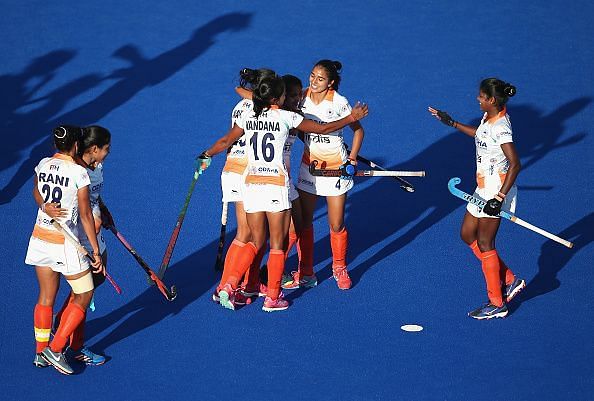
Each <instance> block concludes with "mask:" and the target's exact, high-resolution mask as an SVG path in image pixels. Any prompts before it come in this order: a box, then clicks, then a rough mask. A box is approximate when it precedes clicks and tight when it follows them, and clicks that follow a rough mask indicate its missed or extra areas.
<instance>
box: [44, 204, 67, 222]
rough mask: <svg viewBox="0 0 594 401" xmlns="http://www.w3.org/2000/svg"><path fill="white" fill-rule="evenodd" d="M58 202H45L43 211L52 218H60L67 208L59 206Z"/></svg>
mask: <svg viewBox="0 0 594 401" xmlns="http://www.w3.org/2000/svg"><path fill="white" fill-rule="evenodd" d="M60 206H61V205H60V203H45V204H44V206H43V211H44V213H45V214H47V215H48V216H49V217H51V218H52V219H54V220H60V218H61V217H64V216H66V213H67V212H68V210H67V209H62V208H60Z"/></svg>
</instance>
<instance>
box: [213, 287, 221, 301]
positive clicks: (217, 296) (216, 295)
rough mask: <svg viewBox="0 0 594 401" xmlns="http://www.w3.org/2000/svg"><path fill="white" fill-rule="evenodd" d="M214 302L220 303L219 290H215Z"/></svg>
mask: <svg viewBox="0 0 594 401" xmlns="http://www.w3.org/2000/svg"><path fill="white" fill-rule="evenodd" d="M212 300H213V302H216V303H219V302H220V299H219V290H217V289H216V288H215V290H214V292H213V293H212Z"/></svg>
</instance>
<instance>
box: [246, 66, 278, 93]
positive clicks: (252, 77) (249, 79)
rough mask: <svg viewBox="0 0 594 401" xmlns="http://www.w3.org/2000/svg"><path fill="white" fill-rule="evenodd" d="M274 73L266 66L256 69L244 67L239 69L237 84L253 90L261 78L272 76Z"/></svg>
mask: <svg viewBox="0 0 594 401" xmlns="http://www.w3.org/2000/svg"><path fill="white" fill-rule="evenodd" d="M275 75H276V73H275V72H274V71H272V70H269V69H268V68H259V69H257V70H253V69H251V68H244V69H242V70H241V71H239V86H241V87H242V88H244V89H248V90H250V91H253V90H254V88H255V87H256V86H258V83H259V82H260V81H261V80H262V79H264V78H266V77H273V76H275Z"/></svg>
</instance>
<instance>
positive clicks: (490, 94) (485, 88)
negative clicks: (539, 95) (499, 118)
mask: <svg viewBox="0 0 594 401" xmlns="http://www.w3.org/2000/svg"><path fill="white" fill-rule="evenodd" d="M480 91H481V92H483V93H484V94H485V95H487V98H489V99H491V98H495V103H496V104H497V106H498V108H499V110H501V109H502V108H503V106H505V104H506V103H507V101H508V100H509V98H510V97H513V96H514V95H515V94H516V87H515V86H513V85H512V84H510V83H507V82H504V81H502V80H500V79H497V78H486V79H483V80H482V82H481V85H480Z"/></svg>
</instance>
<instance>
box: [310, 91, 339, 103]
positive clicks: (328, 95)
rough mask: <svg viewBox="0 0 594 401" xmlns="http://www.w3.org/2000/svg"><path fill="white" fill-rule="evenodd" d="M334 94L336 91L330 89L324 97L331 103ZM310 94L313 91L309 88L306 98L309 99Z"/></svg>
mask: <svg viewBox="0 0 594 401" xmlns="http://www.w3.org/2000/svg"><path fill="white" fill-rule="evenodd" d="M334 92H335V91H334V89H328V92H327V93H326V96H325V97H324V100H327V101H329V102H331V101H332V99H334ZM310 93H311V90H310V89H309V88H307V89H306V90H305V96H306V97H309V95H310Z"/></svg>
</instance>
